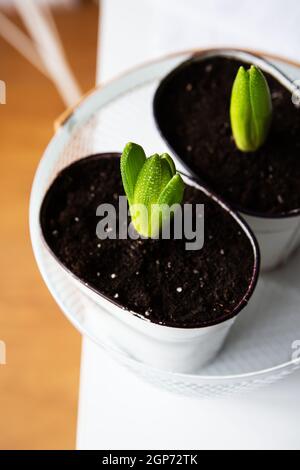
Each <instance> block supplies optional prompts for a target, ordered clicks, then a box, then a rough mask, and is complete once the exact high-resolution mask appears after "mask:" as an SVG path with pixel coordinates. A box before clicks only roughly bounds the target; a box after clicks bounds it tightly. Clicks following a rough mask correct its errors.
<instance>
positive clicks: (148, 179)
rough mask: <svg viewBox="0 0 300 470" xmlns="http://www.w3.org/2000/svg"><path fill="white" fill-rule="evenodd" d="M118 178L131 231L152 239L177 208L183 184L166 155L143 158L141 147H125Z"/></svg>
mask: <svg viewBox="0 0 300 470" xmlns="http://www.w3.org/2000/svg"><path fill="white" fill-rule="evenodd" d="M121 176H122V181H123V186H124V190H125V193H126V196H127V199H128V203H129V208H130V214H131V219H132V223H133V226H134V228H135V230H136V231H137V232H138V233H139V234H140V235H142V236H143V237H146V238H155V237H157V236H158V235H159V232H160V230H161V228H162V226H163V224H164V223H165V222H168V221H169V220H170V213H171V212H170V210H169V211H168V210H166V209H172V208H174V207H176V205H178V204H181V202H182V199H183V194H184V182H183V180H182V178H181V176H180V175H179V174H178V173H177V172H176V167H175V164H174V162H173V160H172V158H171V157H170V156H169V155H168V154H163V155H158V154H156V155H153V156H152V157H150V158H146V155H145V152H144V150H143V149H142V147H141V146H139V145H137V144H134V143H128V144H127V145H126V147H125V148H124V151H123V154H122V156H121Z"/></svg>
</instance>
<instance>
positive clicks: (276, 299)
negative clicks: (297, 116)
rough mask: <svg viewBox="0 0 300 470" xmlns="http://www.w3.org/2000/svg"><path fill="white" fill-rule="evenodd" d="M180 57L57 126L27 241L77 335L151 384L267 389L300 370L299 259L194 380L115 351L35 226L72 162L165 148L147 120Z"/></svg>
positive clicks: (215, 392) (211, 393) (145, 71)
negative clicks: (131, 148)
mask: <svg viewBox="0 0 300 470" xmlns="http://www.w3.org/2000/svg"><path fill="white" fill-rule="evenodd" d="M185 58H186V56H184V55H181V56H178V57H176V58H172V59H166V60H165V61H161V62H157V63H155V64H152V65H148V66H145V67H144V68H141V69H139V70H137V71H135V72H131V73H129V74H128V75H126V76H124V77H122V78H121V79H119V80H118V81H116V82H113V83H111V84H110V85H108V86H107V87H104V88H103V89H102V90H98V91H96V92H94V94H93V95H91V96H90V97H89V98H87V99H86V100H85V101H84V102H83V103H82V105H80V106H79V108H77V110H76V111H75V113H74V114H73V115H72V117H71V118H70V119H69V120H68V121H67V123H66V124H65V125H64V126H63V127H62V128H60V129H59V131H58V133H57V134H56V136H55V137H54V139H53V140H52V142H51V143H50V145H49V147H48V149H47V151H46V152H45V155H44V157H43V159H42V161H41V164H40V166H39V169H38V172H37V175H36V179H35V183H34V186H33V191H32V199H31V211H30V224H31V236H32V242H33V247H34V251H35V255H36V258H37V261H38V264H39V267H40V270H41V272H42V275H43V277H44V279H45V281H46V283H47V285H48V287H49V289H50V291H51V292H52V294H53V296H54V297H55V299H56V301H57V302H58V304H59V305H60V307H61V308H62V309H63V310H64V312H65V314H66V315H67V316H68V318H69V319H70V321H71V322H72V323H73V324H74V325H75V326H76V328H78V329H79V330H80V331H81V332H82V333H83V334H86V335H88V336H89V337H90V338H92V339H93V340H94V341H95V342H96V343H97V344H99V345H100V346H102V347H104V348H105V349H106V350H107V351H108V352H110V353H111V354H113V355H114V356H115V358H116V359H117V360H118V361H119V362H121V363H122V364H123V365H124V366H125V367H127V368H128V369H129V370H130V371H132V372H133V373H135V374H137V375H138V376H139V377H141V378H142V379H143V380H146V381H147V382H149V383H151V384H153V385H155V386H159V387H161V388H164V389H166V390H168V391H172V392H175V393H180V394H184V395H188V396H193V397H200V398H211V397H226V396H229V395H231V394H232V393H236V392H239V393H244V392H245V391H251V390H253V389H256V388H259V387H261V386H263V385H268V384H272V383H274V382H276V381H277V380H279V379H281V378H283V377H285V376H286V375H288V374H290V373H292V372H294V371H295V370H296V369H299V368H300V362H298V363H296V362H294V363H293V362H292V354H293V349H292V346H293V344H294V342H295V341H296V340H300V311H299V310H300V289H299V288H300V275H299V274H300V256H299V255H298V256H295V257H294V259H293V260H292V261H291V263H290V264H289V266H286V267H285V268H283V269H281V270H280V271H277V272H275V273H273V274H268V275H265V276H264V277H262V278H261V280H260V282H259V285H258V288H257V290H256V293H255V295H254V297H253V299H252V300H251V303H250V304H249V306H248V307H247V309H245V311H244V312H243V314H242V315H241V316H240V318H239V319H238V321H237V322H236V324H235V325H234V327H233V330H232V333H231V334H230V337H229V339H228V341H227V343H226V345H225V347H224V349H223V351H222V353H221V354H220V355H219V357H218V358H217V359H216V361H215V362H214V363H213V364H210V365H209V366H208V367H206V368H205V369H203V370H201V371H199V375H195V376H190V375H186V376H184V375H177V374H172V373H165V372H162V371H156V370H153V369H151V368H149V367H147V366H146V365H142V364H140V363H138V362H135V361H134V360H133V359H132V358H129V357H127V356H126V355H125V354H124V353H122V352H120V351H116V348H115V346H114V344H112V343H111V342H109V340H108V338H107V336H106V335H105V332H103V331H102V329H101V324H100V325H99V321H98V320H99V319H98V317H97V309H98V308H99V307H97V306H96V305H94V304H92V303H91V302H90V301H88V300H87V299H86V298H84V296H83V294H81V293H80V292H78V290H76V288H75V287H74V285H73V284H72V283H70V280H69V278H68V275H67V274H66V273H65V272H64V271H63V270H62V269H60V268H59V267H58V266H57V264H56V262H55V261H54V260H53V258H52V257H51V255H50V254H49V252H48V251H47V249H46V247H45V246H44V245H43V243H42V240H41V237H40V229H39V223H38V218H39V208H40V205H41V202H42V199H43V197H44V194H45V192H46V190H47V189H48V187H49V185H50V184H51V182H52V181H53V179H54V178H55V176H56V175H57V173H58V172H59V171H60V170H61V169H62V168H64V167H66V166H67V165H69V164H70V163H72V162H74V161H76V160H78V159H80V158H82V157H85V156H87V155H89V154H92V153H98V152H110V151H120V150H121V149H122V148H123V147H124V144H125V143H126V142H128V141H136V142H141V143H142V144H143V146H144V148H145V150H146V152H147V154H152V153H154V152H160V153H163V152H164V151H166V145H165V144H164V142H163V141H162V139H161V137H160V135H159V133H158V132H157V130H156V126H155V123H154V119H153V115H152V99H153V94H154V92H155V89H156V87H157V85H158V82H159V79H160V78H161V77H162V76H164V74H165V73H167V72H168V71H169V70H171V69H172V68H173V67H174V66H175V65H177V64H178V63H179V62H181V61H183V60H184V59H185ZM281 67H282V64H281ZM178 167H179V169H180V165H178ZM95 319H97V321H95Z"/></svg>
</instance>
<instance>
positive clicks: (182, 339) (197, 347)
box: [40, 176, 260, 373]
mask: <svg viewBox="0 0 300 470" xmlns="http://www.w3.org/2000/svg"><path fill="white" fill-rule="evenodd" d="M183 178H184V180H185V182H186V183H187V184H189V185H191V186H194V187H196V188H197V189H198V190H199V191H201V192H202V193H204V194H205V195H206V196H208V197H209V198H210V199H212V200H213V201H214V202H215V203H216V204H218V205H219V206H220V207H221V208H222V210H225V211H226V212H228V214H229V215H230V216H231V217H232V218H233V219H234V220H235V221H236V223H237V224H238V225H239V226H240V229H241V230H242V231H243V232H244V234H245V235H246V237H247V238H248V239H249V242H250V244H251V246H252V249H253V271H252V279H251V282H250V283H249V286H248V290H247V292H246V293H245V294H244V297H243V298H242V299H241V301H240V303H239V304H238V305H237V306H236V307H235V308H234V309H233V310H232V312H230V313H228V312H227V313H225V312H224V316H223V317H221V318H220V319H219V320H218V321H216V322H215V323H213V324H209V325H207V326H203V327H200V328H190V329H189V328H173V327H167V326H162V325H159V324H154V323H152V322H150V321H148V320H147V319H145V318H144V317H140V316H138V315H137V314H135V313H134V312H130V311H128V310H126V309H124V308H122V307H120V306H119V305H118V304H117V303H116V302H114V301H112V300H110V299H108V298H107V297H105V296H104V295H102V294H101V293H99V292H97V291H96V290H95V289H93V288H92V287H90V286H88V285H87V284H86V283H84V282H83V281H82V280H81V279H79V278H78V277H76V276H75V275H74V274H73V273H72V272H71V271H69V270H68V269H67V268H66V267H65V266H64V265H63V264H62V263H61V261H60V260H59V259H57V258H56V256H55V254H54V253H53V252H52V251H51V249H50V248H49V246H48V244H47V242H46V241H45V239H44V237H43V233H42V229H41V228H40V236H41V238H42V240H43V242H44V245H45V247H46V248H47V250H48V252H49V253H50V255H51V257H52V259H53V262H54V263H55V265H56V269H58V270H60V271H61V273H62V274H63V275H65V276H67V277H68V279H69V281H70V282H72V283H73V284H74V285H75V286H76V288H78V289H80V291H81V292H82V293H83V294H84V297H85V299H86V307H87V308H92V309H94V311H95V315H94V321H95V322H97V327H98V328H99V327H100V328H101V329H102V330H104V331H105V336H106V337H107V338H108V339H109V342H110V344H112V345H114V347H115V348H117V349H118V350H121V351H123V352H124V353H126V354H127V355H128V356H129V357H131V358H134V359H135V360H137V361H139V362H141V363H144V364H147V365H150V366H152V367H155V368H157V369H161V370H166V371H169V372H177V373H196V372H197V371H199V369H201V367H203V366H204V365H206V364H208V363H209V362H210V361H212V360H213V359H214V358H215V357H216V355H217V354H218V353H219V351H220V349H221V348H222V346H223V344H224V341H225V339H226V337H227V335H228V333H229V331H230V329H231V327H232V325H233V324H234V322H235V319H236V317H237V315H238V314H239V313H240V312H241V311H242V310H243V309H244V308H245V307H246V306H247V305H248V302H249V300H250V298H251V296H252V294H253V292H254V289H255V287H256V283H257V279H258V275H259V266H260V255H259V249H258V246H257V243H256V240H255V239H254V237H253V235H252V233H251V231H250V230H249V228H248V226H247V225H246V224H245V223H244V222H243V220H242V219H241V218H240V217H239V216H238V215H237V214H235V213H234V212H232V211H231V209H230V208H229V207H228V206H227V205H226V204H224V203H223V202H222V201H221V200H220V199H219V198H218V197H217V196H215V195H214V194H212V193H211V192H210V191H208V190H207V189H206V188H204V187H203V186H200V185H199V184H197V183H195V182H194V181H193V180H191V179H190V178H188V177H186V176H183ZM100 325H101V326H100Z"/></svg>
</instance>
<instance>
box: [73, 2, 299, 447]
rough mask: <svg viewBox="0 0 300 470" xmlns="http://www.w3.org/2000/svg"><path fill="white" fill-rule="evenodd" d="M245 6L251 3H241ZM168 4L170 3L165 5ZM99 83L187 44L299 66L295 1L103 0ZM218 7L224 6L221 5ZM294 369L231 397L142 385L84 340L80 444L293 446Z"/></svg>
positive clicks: (295, 426)
mask: <svg viewBox="0 0 300 470" xmlns="http://www.w3.org/2000/svg"><path fill="white" fill-rule="evenodd" d="M246 3H247V4H248V6H250V9H249V8H247V6H244V4H246ZM171 4H172V8H171V6H170V5H171ZM102 5H103V7H102V8H103V16H102V24H101V38H100V44H101V47H100V48H99V54H100V58H101V60H99V70H98V80H99V81H100V79H101V80H106V79H108V78H111V77H112V76H114V75H116V74H117V73H119V72H121V71H124V70H125V69H126V68H129V67H131V66H134V65H136V64H138V63H140V62H143V61H145V60H147V59H151V58H155V57H158V56H159V55H161V54H163V53H168V52H172V51H175V50H183V49H187V48H191V47H206V46H216V45H219V46H220V45H228V46H229V45H234V46H239V47H248V48H255V49H262V50H266V51H269V52H271V53H273V54H279V55H286V56H288V57H290V58H292V59H295V60H298V61H299V62H300V49H299V47H298V46H299V43H300V28H299V23H298V18H299V12H300V4H299V2H298V0H285V2H282V1H281V0H278V1H277V0H260V2H259V8H253V4H251V3H250V2H240V1H238V0H225V1H224V0H222V1H221V0H214V1H210V2H207V1H204V0H203V1H202V0H197V1H195V0H189V1H186V0H185V1H183V0H180V1H178V2H176V7H175V2H174V1H172V2H171V1H170V0H164V1H163V2H162V1H161V0H126V2H125V1H124V0H103V1H102ZM224 5H225V8H224ZM299 392H300V373H296V374H294V375H293V376H290V377H288V378H286V379H285V380H284V381H282V382H280V383H277V384H275V385H272V386H269V387H266V388H264V389H262V390H260V391H256V392H252V393H249V394H247V395H245V396H243V397H239V396H234V397H232V398H229V399H222V400H221V399H214V400H197V399H191V398H185V397H181V396H177V395H172V394H170V393H168V392H165V391H161V390H158V389H156V388H154V387H153V386H151V385H148V384H145V383H144V382H142V381H141V380H140V379H138V378H136V377H135V376H133V375H132V374H131V373H129V372H127V371H126V370H125V369H123V367H121V366H119V365H118V364H116V363H115V362H114V360H113V359H111V358H110V357H109V356H108V355H107V354H106V353H104V352H103V351H102V350H101V349H100V348H98V347H97V346H96V345H94V344H93V343H92V342H91V341H89V340H88V339H86V338H84V340H83V348H82V367H81V385H80V403H79V415H78V439H77V447H78V448H79V449H101V450H108V449H110V450H114V449H122V450H127V449H153V450H156V449H170V450H178V449H183V450H185V449H191V450H193V449H300V393H299Z"/></svg>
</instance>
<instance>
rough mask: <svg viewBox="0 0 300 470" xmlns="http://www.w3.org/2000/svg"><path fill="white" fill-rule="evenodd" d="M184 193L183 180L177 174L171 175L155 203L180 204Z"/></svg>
mask: <svg viewBox="0 0 300 470" xmlns="http://www.w3.org/2000/svg"><path fill="white" fill-rule="evenodd" d="M183 193H184V182H183V179H182V178H181V176H180V175H179V174H177V175H175V176H173V178H172V179H171V181H169V183H168V184H167V186H166V187H165V189H164V190H163V191H162V193H161V194H160V196H159V198H158V201H157V203H158V204H166V205H168V206H173V205H174V204H181V203H182V199H183Z"/></svg>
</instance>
